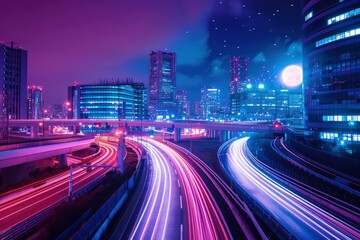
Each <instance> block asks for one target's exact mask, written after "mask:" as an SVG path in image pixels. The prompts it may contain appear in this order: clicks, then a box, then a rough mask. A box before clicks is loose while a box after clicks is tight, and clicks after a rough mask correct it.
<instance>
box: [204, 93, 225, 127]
mask: <svg viewBox="0 0 360 240" xmlns="http://www.w3.org/2000/svg"><path fill="white" fill-rule="evenodd" d="M220 107H221V101H220V89H217V88H207V87H204V88H202V89H201V110H202V114H201V115H202V116H201V117H202V119H204V120H213V119H218V117H219V115H220Z"/></svg>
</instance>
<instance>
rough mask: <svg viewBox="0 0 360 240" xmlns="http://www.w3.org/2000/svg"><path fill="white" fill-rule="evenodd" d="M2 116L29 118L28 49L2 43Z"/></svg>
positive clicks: (0, 69)
mask: <svg viewBox="0 0 360 240" xmlns="http://www.w3.org/2000/svg"><path fill="white" fill-rule="evenodd" d="M0 94H1V96H0V108H1V111H0V114H1V118H9V119H26V118H27V51H25V50H23V49H21V48H18V47H17V46H16V44H14V43H13V42H11V43H9V44H1V43H0Z"/></svg>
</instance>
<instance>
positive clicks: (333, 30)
mask: <svg viewBox="0 0 360 240" xmlns="http://www.w3.org/2000/svg"><path fill="white" fill-rule="evenodd" d="M302 15H303V18H304V23H303V28H302V29H303V36H304V39H303V72H304V73H303V76H304V80H303V83H304V96H305V102H304V105H305V119H304V120H305V127H307V128H308V130H309V133H308V134H310V135H311V137H312V138H313V139H316V140H320V142H322V143H321V144H320V145H319V146H318V147H321V148H324V146H329V145H331V148H329V149H345V151H346V152H347V153H349V154H351V155H354V154H359V146H360V47H359V46H360V2H359V1H357V0H349V1H342V0H318V1H311V0H305V1H304V7H303V11H302Z"/></svg>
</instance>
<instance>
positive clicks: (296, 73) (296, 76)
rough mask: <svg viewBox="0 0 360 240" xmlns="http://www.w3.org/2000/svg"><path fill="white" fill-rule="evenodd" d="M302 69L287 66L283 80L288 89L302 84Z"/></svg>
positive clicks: (282, 76) (283, 72)
mask: <svg viewBox="0 0 360 240" xmlns="http://www.w3.org/2000/svg"><path fill="white" fill-rule="evenodd" d="M302 78H303V75H302V68H301V67H299V66H297V65H290V66H287V67H286V68H285V69H284V70H283V71H282V73H281V80H282V81H283V83H284V84H285V85H286V86H288V87H297V86H299V85H300V84H301V83H302Z"/></svg>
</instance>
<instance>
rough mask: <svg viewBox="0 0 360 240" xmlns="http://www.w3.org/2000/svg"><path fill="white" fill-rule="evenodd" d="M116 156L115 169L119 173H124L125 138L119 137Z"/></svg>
mask: <svg viewBox="0 0 360 240" xmlns="http://www.w3.org/2000/svg"><path fill="white" fill-rule="evenodd" d="M117 151H118V157H117V166H116V170H117V171H119V172H120V173H121V174H124V171H125V159H124V158H125V138H124V137H120V138H119V142H118V150H117Z"/></svg>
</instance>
